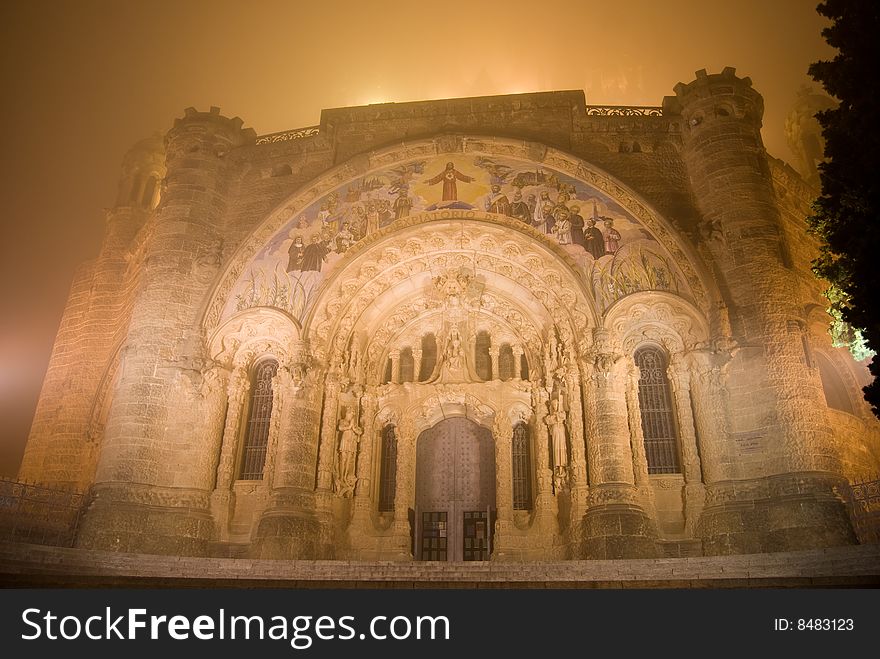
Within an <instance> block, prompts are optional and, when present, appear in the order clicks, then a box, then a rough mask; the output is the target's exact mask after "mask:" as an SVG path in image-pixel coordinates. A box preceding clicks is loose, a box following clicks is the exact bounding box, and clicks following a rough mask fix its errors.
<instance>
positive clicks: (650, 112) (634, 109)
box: [256, 105, 663, 145]
mask: <svg viewBox="0 0 880 659" xmlns="http://www.w3.org/2000/svg"><path fill="white" fill-rule="evenodd" d="M587 115H588V116H590V117H662V116H663V108H661V107H654V106H648V105H588V106H587ZM319 132H320V127H319V126H309V127H308V128H296V129H294V130H283V131H281V132H279V133H269V134H268V135H260V136H259V137H257V142H256V143H257V145H260V144H277V143H279V142H289V141H290V140H298V139H302V138H303V137H312V136H313V135H317V134H318V133H319Z"/></svg>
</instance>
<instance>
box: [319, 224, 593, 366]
mask: <svg viewBox="0 0 880 659" xmlns="http://www.w3.org/2000/svg"><path fill="white" fill-rule="evenodd" d="M511 228H513V229H515V231H510V230H509V229H511ZM406 246H409V249H408V250H404V247H406ZM490 250H491V251H490ZM407 252H408V253H407ZM514 253H515V254H518V255H519V256H518V258H516V259H513V260H512V259H511V258H510V257H511V256H512V255H513V254H514ZM456 268H470V269H471V271H472V272H474V274H475V277H476V278H477V279H481V278H482V279H484V280H485V281H486V282H487V284H486V289H485V291H486V292H485V293H484V296H485V297H484V298H481V301H480V305H481V306H485V307H487V308H489V309H492V310H493V312H495V311H496V310H497V313H500V314H504V315H505V316H507V318H509V319H510V322H511V323H516V324H519V325H520V326H526V322H525V321H526V319H528V317H529V316H531V321H532V322H531V324H532V326H533V327H532V328H528V327H527V326H526V327H524V329H525V330H526V331H528V333H529V334H530V335H531V341H532V343H533V346H532V347H533V348H534V347H536V346H535V345H534V339H535V337H536V335H537V330H536V329H535V328H536V327H542V326H544V325H545V324H546V323H547V322H548V319H549V320H550V322H553V323H555V324H557V325H558V327H559V330H558V331H559V333H560V335H561V338H562V339H563V340H564V341H566V342H567V343H571V342H574V341H575V340H576V338H581V336H582V334H583V330H584V328H587V327H590V326H593V325H594V324H595V312H594V310H593V308H592V303H591V301H590V298H589V294H588V293H587V291H586V290H585V288H584V282H583V279H582V278H581V277H579V275H578V273H577V271H576V270H575V269H574V267H573V266H572V264H570V263H569V262H568V257H567V256H566V255H565V254H564V253H559V252H558V248H555V249H554V247H553V246H552V245H547V244H545V243H543V242H541V241H540V240H535V236H533V235H531V229H529V228H528V227H522V226H521V224H520V225H517V224H516V223H514V222H512V221H508V220H506V219H503V218H502V219H499V218H497V217H490V216H486V215H485V214H477V213H475V214H474V217H473V218H472V219H471V220H470V221H467V222H463V221H460V220H449V221H443V220H439V219H438V221H436V222H433V223H431V225H430V231H428V230H427V227H423V226H417V227H411V228H410V229H407V230H399V231H397V232H396V233H393V234H389V235H386V236H385V239H384V241H382V242H381V243H379V244H376V245H375V246H374V248H373V249H372V250H369V251H367V252H366V253H364V254H362V255H361V256H360V257H359V258H358V259H354V260H353V261H351V262H350V263H349V264H348V265H347V266H344V267H343V269H342V271H341V272H340V273H339V274H337V275H336V276H333V277H331V278H330V279H329V280H328V282H326V286H325V287H324V288H323V289H322V292H321V294H320V296H319V299H318V301H317V303H316V305H315V307H314V310H313V312H312V314H311V315H310V316H309V317H308V318H307V319H306V327H307V328H308V330H307V331H308V333H309V334H308V335H309V342H310V344H311V346H312V348H313V350H314V352H315V354H316V356H318V357H319V358H320V356H321V355H322V353H323V354H326V351H328V350H329V351H330V357H331V360H332V359H333V355H336V354H339V353H340V352H341V351H342V350H343V349H344V347H345V345H346V343H347V342H348V341H349V336H350V332H351V331H352V330H353V329H354V328H355V327H356V326H357V327H359V328H362V327H363V321H362V320H361V319H362V318H367V317H374V318H375V317H376V315H377V314H378V313H380V311H377V309H381V308H382V304H383V303H382V300H386V302H385V303H384V304H385V305H386V308H389V307H392V306H393V307H397V306H398V304H399V303H400V300H401V298H405V297H407V296H409V295H412V294H413V293H420V294H419V295H416V299H414V300H413V301H412V302H411V309H410V313H413V312H414V313H416V314H418V313H421V312H423V311H425V310H426V309H428V308H435V309H438V310H439V309H442V308H443V304H442V302H441V301H440V300H437V299H436V298H434V299H432V297H431V296H430V295H426V294H425V292H426V291H425V289H426V288H427V287H430V286H431V284H430V282H431V280H432V279H433V278H434V277H436V276H438V274H442V273H445V272H448V271H449V270H450V269H456ZM435 273H436V274H435ZM508 300H516V301H517V302H518V303H519V304H513V305H508V304H507V301H508ZM506 307H510V308H509V309H508V310H505V308H506ZM331 337H332V343H331ZM376 357H378V355H375V354H373V355H370V354H369V353H368V360H369V359H371V358H372V359H375V358H376ZM368 366H369V363H368Z"/></svg>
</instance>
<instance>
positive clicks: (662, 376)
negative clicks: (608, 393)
mask: <svg viewBox="0 0 880 659" xmlns="http://www.w3.org/2000/svg"><path fill="white" fill-rule="evenodd" d="M635 361H636V366H638V367H639V374H640V375H639V409H640V411H641V414H642V434H643V435H644V438H645V456H646V457H647V459H648V473H649V474H677V473H680V472H681V463H680V460H679V457H678V432H677V431H676V427H675V417H674V415H673V413H672V393H671V392H670V390H669V380H668V379H667V377H666V355H665V354H664V353H663V351H662V350H660V348H657V347H655V346H645V347H643V348H639V349H638V350H636V354H635Z"/></svg>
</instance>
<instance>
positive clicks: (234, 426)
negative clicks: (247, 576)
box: [211, 365, 250, 538]
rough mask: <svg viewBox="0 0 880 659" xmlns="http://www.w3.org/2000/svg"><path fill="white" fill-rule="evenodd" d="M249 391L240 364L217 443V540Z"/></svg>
mask: <svg viewBox="0 0 880 659" xmlns="http://www.w3.org/2000/svg"><path fill="white" fill-rule="evenodd" d="M249 389H250V379H249V378H248V374H247V369H246V368H245V367H244V366H242V365H237V366H235V367H234V368H233V370H232V373H231V375H230V376H229V384H228V385H227V387H226V395H227V397H228V401H229V402H228V404H227V406H226V422H225V424H224V426H223V440H222V442H221V444H220V456H219V458H218V460H217V477H216V480H215V483H214V492H213V493H212V494H211V508H212V512H213V514H214V519H215V520H216V521H217V526H218V528H219V529H220V537H221V538H222V537H224V536H225V533H226V529H227V526H228V524H229V514H230V506H231V505H232V503H233V501H232V481H233V480H234V476H235V474H234V472H235V454H236V448H237V447H238V439H239V435H240V430H241V417H242V414H243V413H244V404H245V400H246V399H247V395H248V391H249Z"/></svg>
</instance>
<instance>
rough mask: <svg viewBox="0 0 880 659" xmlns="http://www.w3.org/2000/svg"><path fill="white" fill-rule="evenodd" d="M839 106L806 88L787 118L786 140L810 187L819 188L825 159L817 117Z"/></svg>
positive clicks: (801, 91)
mask: <svg viewBox="0 0 880 659" xmlns="http://www.w3.org/2000/svg"><path fill="white" fill-rule="evenodd" d="M836 105H837V104H836V103H835V102H834V100H833V99H831V98H830V97H829V96H828V95H826V94H822V93H818V92H815V91H813V90H812V89H810V88H809V87H807V86H804V87H801V89H800V90H798V95H797V101H796V102H795V105H794V107H793V108H792V109H791V112H789V113H788V116H787V117H786V118H785V139H786V141H787V142H788V148H790V149H791V152H792V153H793V154H794V157H795V168H796V169H797V170H798V172H799V173H800V175H801V176H803V177H804V180H805V181H806V182H807V183H809V184H810V185H812V186H814V187H816V188H818V187H819V170H818V164H819V163H820V162H822V159H823V158H824V157H825V156H824V154H825V138H824V137H822V127H821V126H820V125H819V121H818V120H817V119H816V113H817V112H821V111H822V110H828V109H830V108H833V107H835V106H836Z"/></svg>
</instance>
